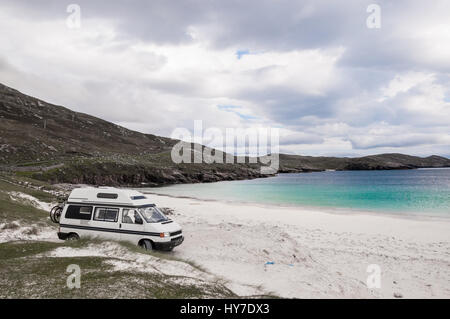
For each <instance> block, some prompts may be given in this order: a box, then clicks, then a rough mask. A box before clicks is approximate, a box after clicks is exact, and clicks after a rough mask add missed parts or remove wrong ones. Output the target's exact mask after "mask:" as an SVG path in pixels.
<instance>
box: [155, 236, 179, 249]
mask: <svg viewBox="0 0 450 319" xmlns="http://www.w3.org/2000/svg"><path fill="white" fill-rule="evenodd" d="M183 241H184V237H183V236H178V237H176V238H172V239H171V240H170V241H167V242H155V243H154V245H155V248H156V249H160V250H171V249H173V248H174V247H176V246H179V245H181V243H182V242H183Z"/></svg>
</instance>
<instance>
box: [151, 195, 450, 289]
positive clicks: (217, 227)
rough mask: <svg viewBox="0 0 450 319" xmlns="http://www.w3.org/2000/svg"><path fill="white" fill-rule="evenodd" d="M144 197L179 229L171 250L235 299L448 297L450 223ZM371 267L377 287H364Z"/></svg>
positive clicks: (166, 197)
mask: <svg viewBox="0 0 450 319" xmlns="http://www.w3.org/2000/svg"><path fill="white" fill-rule="evenodd" d="M149 196H152V197H153V198H154V201H155V203H156V204H157V205H158V206H160V207H168V208H171V209H173V210H174V215H173V216H171V217H172V218H174V219H175V220H176V221H177V222H179V223H180V224H181V225H182V227H183V232H184V235H185V242H184V243H183V245H181V246H179V247H177V248H176V249H175V250H174V251H173V252H172V253H173V254H174V255H175V256H177V257H180V258H183V259H189V260H193V261H195V262H196V263H198V264H200V265H201V266H202V267H205V268H206V269H207V270H208V271H210V272H211V273H213V274H215V275H217V276H219V277H221V278H223V279H225V280H227V281H229V282H230V284H231V285H235V286H236V287H240V288H239V290H240V291H236V293H238V294H240V295H251V294H256V293H260V294H274V295H277V296H280V297H286V298H401V297H405V298H450V284H449V283H450V220H445V219H443V220H436V219H429V218H426V219H416V218H404V217H399V216H392V215H385V214H379V215H376V214H366V213H365V212H361V213H358V214H356V213H355V214H353V213H351V214H338V213H330V212H327V211H323V210H321V209H316V208H308V209H305V208H300V207H277V206H270V205H265V204H264V205H255V204H251V203H247V204H245V205H242V204H241V203H232V202H224V201H212V200H199V199H193V198H185V197H183V198H180V197H173V196H167V195H160V194H158V195H157V194H149ZM369 265H378V266H379V268H380V270H381V287H380V288H368V286H367V283H366V282H367V278H368V276H369V275H370V273H368V272H367V270H368V267H369ZM242 287H248V289H249V291H243V290H242Z"/></svg>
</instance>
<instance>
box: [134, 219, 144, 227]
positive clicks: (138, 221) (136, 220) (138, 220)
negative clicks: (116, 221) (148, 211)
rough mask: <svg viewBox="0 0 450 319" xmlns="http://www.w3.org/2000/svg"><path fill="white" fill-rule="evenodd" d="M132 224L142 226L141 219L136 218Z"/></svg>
mask: <svg viewBox="0 0 450 319" xmlns="http://www.w3.org/2000/svg"><path fill="white" fill-rule="evenodd" d="M134 222H135V223H136V224H139V225H142V224H143V223H144V222H143V220H142V218H141V217H136V219H135V221H134Z"/></svg>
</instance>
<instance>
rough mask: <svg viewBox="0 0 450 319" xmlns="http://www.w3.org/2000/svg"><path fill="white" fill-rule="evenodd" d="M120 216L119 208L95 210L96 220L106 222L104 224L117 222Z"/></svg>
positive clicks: (99, 208) (98, 208)
mask: <svg viewBox="0 0 450 319" xmlns="http://www.w3.org/2000/svg"><path fill="white" fill-rule="evenodd" d="M118 216H119V209H118V208H104V207H97V208H95V213H94V220H98V221H104V222H117V217H118Z"/></svg>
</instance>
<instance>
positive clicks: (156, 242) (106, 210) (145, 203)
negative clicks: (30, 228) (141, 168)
mask: <svg viewBox="0 0 450 319" xmlns="http://www.w3.org/2000/svg"><path fill="white" fill-rule="evenodd" d="M58 237H59V239H78V238H82V237H99V238H104V239H113V240H123V241H128V242H132V243H134V244H136V245H139V246H141V247H144V248H146V249H162V250H172V249H173V248H174V247H175V246H178V245H180V244H181V243H182V242H183V240H184V237H183V235H182V233H181V227H180V225H178V224H177V223H175V222H174V221H172V220H171V219H169V218H167V217H166V216H165V215H164V214H163V213H162V212H161V210H159V209H158V208H157V207H156V206H155V204H154V203H153V202H152V201H151V200H150V199H149V198H148V197H147V196H146V195H145V194H142V193H140V192H137V191H133V190H125V189H118V188H112V187H98V188H96V187H86V188H76V189H74V190H73V191H72V193H71V194H70V196H69V198H68V200H67V202H66V203H65V205H64V208H62V211H61V216H60V218H59V232H58Z"/></svg>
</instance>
